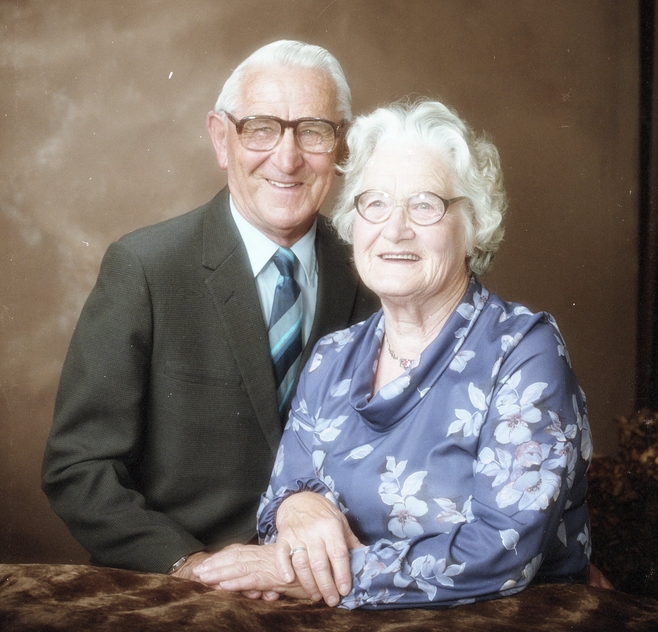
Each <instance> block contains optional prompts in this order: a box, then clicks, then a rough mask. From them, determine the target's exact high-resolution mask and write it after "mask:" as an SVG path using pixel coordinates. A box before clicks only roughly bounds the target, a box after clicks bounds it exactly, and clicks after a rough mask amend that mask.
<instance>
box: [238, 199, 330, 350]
mask: <svg viewBox="0 0 658 632" xmlns="http://www.w3.org/2000/svg"><path fill="white" fill-rule="evenodd" d="M230 207H231V215H232V216H233V220H234V221H235V224H236V226H237V227H238V231H239V233H240V237H242V241H243V243H244V245H245V248H246V249H247V255H248V257H249V263H250V264H251V269H252V271H253V273H254V279H255V280H256V287H257V288H258V297H259V298H260V306H261V308H262V310H263V319H264V320H265V325H266V326H268V325H269V322H270V314H271V313H272V303H273V302H274V290H275V288H276V282H277V280H278V278H279V270H278V268H277V267H276V265H275V264H274V262H273V261H272V256H273V255H274V253H275V252H276V251H277V250H278V249H279V245H278V244H276V243H274V242H273V241H272V240H271V239H269V238H268V237H266V236H265V235H263V233H261V232H260V231H259V230H258V229H257V228H256V227H255V226H253V225H252V224H250V223H249V222H248V221H247V220H246V219H245V218H244V217H243V216H242V215H241V214H240V212H239V211H238V210H237V208H236V207H235V204H234V203H233V198H232V197H230ZM316 230H317V228H316V223H314V224H313V226H312V227H311V228H310V230H309V231H308V232H307V233H306V234H305V235H304V236H303V237H302V238H301V239H299V240H298V241H296V242H295V243H294V244H293V245H292V246H291V247H290V250H292V251H293V252H294V253H295V257H296V259H297V260H296V261H295V279H296V281H297V283H298V284H299V287H300V289H301V292H302V301H303V303H302V305H303V320H302V339H303V341H304V344H306V342H307V341H308V339H309V336H310V335H311V327H312V326H313V318H314V317H315V305H316V302H317V294H318V260H317V257H316V256H315V233H316Z"/></svg>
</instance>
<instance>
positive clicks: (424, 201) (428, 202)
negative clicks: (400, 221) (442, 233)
mask: <svg viewBox="0 0 658 632" xmlns="http://www.w3.org/2000/svg"><path fill="white" fill-rule="evenodd" d="M398 201H399V202H404V204H403V205H404V208H405V209H406V211H407V213H408V214H409V217H410V218H411V220H412V221H413V222H415V223H416V224H434V223H435V222H438V221H439V220H440V219H441V218H442V217H443V215H444V214H445V212H446V207H445V204H444V202H443V200H442V199H441V198H440V197H439V196H438V195H436V194H435V193H430V192H429V191H423V192H422V193H414V194H413V195H410V196H409V197H408V198H405V199H404V200H396V199H395V198H394V197H392V196H390V195H388V194H387V193H384V192H383V191H366V192H365V193H362V194H361V195H359V196H358V197H357V202H356V208H357V211H359V214H360V215H362V216H363V217H364V218H365V219H367V220H368V221H370V222H374V223H378V222H383V221H385V220H386V219H388V217H389V216H390V215H391V213H392V212H393V210H394V209H395V208H396V205H397V203H398Z"/></svg>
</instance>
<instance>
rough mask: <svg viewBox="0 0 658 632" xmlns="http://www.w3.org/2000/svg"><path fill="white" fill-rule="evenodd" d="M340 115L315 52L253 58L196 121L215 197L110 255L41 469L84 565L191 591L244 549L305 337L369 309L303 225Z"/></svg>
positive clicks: (336, 93) (327, 238) (294, 48)
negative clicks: (202, 130)
mask: <svg viewBox="0 0 658 632" xmlns="http://www.w3.org/2000/svg"><path fill="white" fill-rule="evenodd" d="M350 117H351V112H350V92H349V88H348V86H347V83H346V81H345V77H344V75H343V72H342V70H341V68H340V65H339V64H338V62H337V61H336V60H335V58H333V57H332V56H331V55H330V54H329V53H328V52H327V51H325V50H324V49H322V48H319V47H317V46H309V45H306V44H301V43H299V42H290V41H280V42H275V43H273V44H270V45H268V46H265V47H263V48H261V49H259V50H258V51H256V52H255V53H254V54H253V55H251V56H250V57H249V58H247V59H246V60H245V61H244V62H243V63H242V64H241V65H240V66H238V68H236V70H235V71H234V72H233V74H232V75H231V77H230V78H229V79H228V80H227V82H226V84H225V86H224V88H223V89H222V92H221V94H220V96H219V99H218V101H217V105H216V107H215V110H214V111H213V112H210V113H209V114H208V119H207V124H208V131H209V133H210V136H211V139H212V142H213V146H214V148H215V151H216V154H217V160H218V163H219V166H220V168H221V169H225V170H227V172H228V187H227V188H225V189H224V190H222V191H221V192H220V193H218V195H217V196H216V197H215V198H214V199H213V200H211V201H210V202H209V203H207V204H205V205H204V206H202V207H200V208H198V209H196V210H194V211H191V212H190V213H187V214H185V215H182V216H180V217H176V218H173V219H171V220H168V221H165V222H162V223H160V224H157V225H155V226H150V227H147V228H143V229H141V230H138V231H136V232H134V233H132V234H129V235H127V236H125V237H123V238H122V239H120V240H119V241H118V242H116V243H114V244H112V245H111V246H110V247H109V249H108V251H107V253H106V255H105V257H104V259H103V263H102V265H101V269H100V273H99V277H98V281H97V283H96V286H95V287H94V289H93V291H92V293H91V295H90V296H89V298H88V300H87V302H86V304H85V306H84V308H83V311H82V314H81V316H80V320H79V322H78V326H77V328H76V330H75V333H74V336H73V339H72V342H71V346H70V349H69V352H68V355H67V358H66V361H65V364H64V368H63V371H62V378H61V382H60V388H59V393H58V396H57V402H56V406H55V416H54V423H53V428H52V431H51V434H50V437H49V440H48V445H47V449H46V453H45V457H44V463H43V489H44V491H45V492H46V494H47V495H48V497H49V499H50V502H51V504H52V507H53V509H54V510H55V511H56V513H57V514H58V515H59V516H60V517H61V518H62V519H63V520H64V522H65V523H66V524H67V526H68V527H69V529H70V530H71V532H72V534H73V535H74V537H75V538H76V539H77V540H78V541H79V542H80V543H81V544H82V545H83V546H84V547H85V548H86V549H87V550H88V551H89V552H90V553H91V556H92V560H93V562H95V563H97V564H101V565H107V566H116V567H122V568H130V569H136V570H143V571H151V572H162V573H164V572H170V573H173V574H175V575H177V576H179V577H188V578H193V575H192V572H191V569H192V568H193V567H194V566H195V565H197V564H199V563H200V562H202V561H203V560H204V559H205V558H206V557H207V556H209V555H210V553H211V552H213V551H217V550H219V549H221V548H222V547H224V546H226V545H228V544H231V543H238V542H242V543H245V542H248V541H250V540H251V539H252V538H253V537H254V535H255V528H256V521H255V516H256V509H257V507H258V502H259V498H260V494H261V493H262V492H263V491H264V490H265V488H266V486H267V483H268V480H269V476H270V471H271V468H272V464H273V462H274V456H275V454H276V451H277V448H278V443H279V439H280V436H281V431H282V422H283V420H284V419H285V417H286V415H287V409H288V407H289V402H290V397H291V393H292V390H293V388H294V384H295V381H296V378H297V375H298V372H299V369H300V367H301V366H302V365H303V362H304V361H305V359H306V356H307V355H308V354H309V353H310V350H311V348H312V346H313V344H314V343H315V342H316V341H317V339H318V338H319V337H320V336H321V335H323V334H326V333H328V332H330V331H333V330H336V329H340V328H344V327H346V326H347V325H348V324H350V323H354V322H358V321H360V320H363V319H364V318H365V317H367V316H368V315H369V314H370V313H371V312H372V311H373V310H374V309H375V308H376V304H375V301H374V299H373V297H372V295H370V294H369V293H368V292H367V291H366V290H364V289H363V287H362V286H359V284H358V282H357V280H356V277H355V275H354V273H353V271H352V269H351V267H350V264H349V258H350V257H349V252H348V250H347V248H346V247H345V246H344V245H342V244H340V243H339V241H338V239H337V237H335V236H334V234H333V233H332V232H331V230H330V228H329V226H328V225H327V223H326V222H325V220H324V218H323V217H322V216H319V215H318V213H319V210H320V207H321V205H322V203H323V202H324V200H325V198H326V196H327V193H328V192H329V189H330V187H331V185H332V182H333V180H334V166H335V163H336V161H337V160H338V159H339V158H340V154H341V151H342V142H343V132H344V128H345V125H346V123H347V121H349V119H350Z"/></svg>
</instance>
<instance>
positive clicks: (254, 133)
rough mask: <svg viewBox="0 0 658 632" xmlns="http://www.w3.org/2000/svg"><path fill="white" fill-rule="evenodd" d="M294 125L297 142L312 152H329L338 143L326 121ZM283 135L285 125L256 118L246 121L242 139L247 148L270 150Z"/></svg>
mask: <svg viewBox="0 0 658 632" xmlns="http://www.w3.org/2000/svg"><path fill="white" fill-rule="evenodd" d="M295 123H296V124H295V125H294V131H295V138H296V139H297V143H298V144H299V146H300V147H301V148H302V149H303V150H304V151H308V152H312V153H328V152H330V151H332V150H333V148H334V146H335V143H336V133H335V131H334V128H333V127H332V126H331V125H330V124H329V123H326V122H324V121H304V120H301V121H296V122H295ZM282 135H283V126H282V125H281V123H279V121H277V120H275V119H270V118H254V119H248V120H246V121H244V123H243V125H242V133H241V134H240V140H241V142H242V145H243V146H244V147H245V148H247V149H253V150H256V151H269V150H270V149H274V147H275V146H276V145H277V143H278V142H279V140H280V138H281V136H282Z"/></svg>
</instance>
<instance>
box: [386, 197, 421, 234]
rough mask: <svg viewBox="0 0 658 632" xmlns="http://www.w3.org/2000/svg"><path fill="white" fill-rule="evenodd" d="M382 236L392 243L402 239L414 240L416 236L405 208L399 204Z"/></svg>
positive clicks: (387, 221)
mask: <svg viewBox="0 0 658 632" xmlns="http://www.w3.org/2000/svg"><path fill="white" fill-rule="evenodd" d="M382 235H384V237H386V239H389V240H390V241H398V240H401V239H412V238H413V236H414V235H415V233H414V231H413V228H412V226H411V220H410V219H409V213H407V211H406V209H405V207H404V206H402V205H401V204H398V205H396V206H395V208H394V209H393V211H392V212H391V215H390V217H389V218H388V219H387V220H386V222H385V225H384V230H383V231H382Z"/></svg>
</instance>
